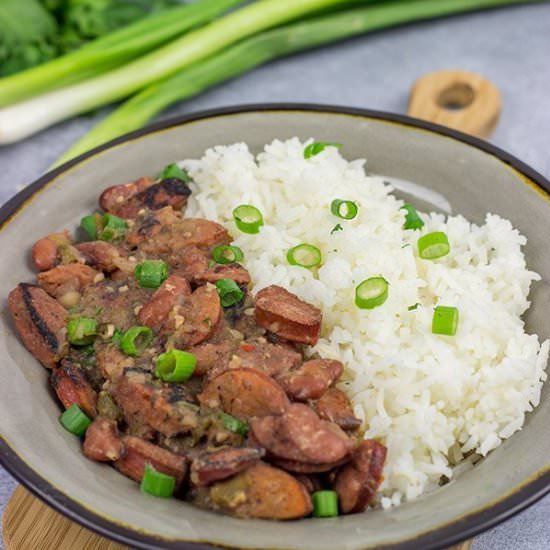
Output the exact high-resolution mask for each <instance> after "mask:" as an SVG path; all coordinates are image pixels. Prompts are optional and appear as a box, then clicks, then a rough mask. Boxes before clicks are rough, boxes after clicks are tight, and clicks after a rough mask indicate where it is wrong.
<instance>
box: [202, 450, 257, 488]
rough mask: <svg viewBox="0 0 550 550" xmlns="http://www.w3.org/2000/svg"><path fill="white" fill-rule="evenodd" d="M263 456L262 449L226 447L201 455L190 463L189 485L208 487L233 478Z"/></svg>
mask: <svg viewBox="0 0 550 550" xmlns="http://www.w3.org/2000/svg"><path fill="white" fill-rule="evenodd" d="M264 454H265V452H264V450H263V449H255V448H252V447H237V448H235V447H227V448H225V449H220V450H219V451H214V452H212V453H201V454H200V455H199V456H198V457H196V458H195V459H193V461H192V462H191V483H193V484H194V485H199V486H201V485H210V484H212V483H214V482H215V481H220V480H221V479H226V478H228V477H231V476H234V475H235V474H238V473H239V472H242V471H243V470H246V469H247V468H248V467H249V466H252V464H254V463H256V462H258V460H260V459H261V458H262V456H263V455H264Z"/></svg>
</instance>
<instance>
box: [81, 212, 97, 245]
mask: <svg viewBox="0 0 550 550" xmlns="http://www.w3.org/2000/svg"><path fill="white" fill-rule="evenodd" d="M100 221H101V216H100V215H99V214H90V215H89V216H84V217H83V218H82V219H81V220H80V227H82V229H84V231H86V233H87V234H88V236H89V237H90V239H92V240H94V241H95V240H96V239H97V234H98V226H99V225H100V223H98V222H100Z"/></svg>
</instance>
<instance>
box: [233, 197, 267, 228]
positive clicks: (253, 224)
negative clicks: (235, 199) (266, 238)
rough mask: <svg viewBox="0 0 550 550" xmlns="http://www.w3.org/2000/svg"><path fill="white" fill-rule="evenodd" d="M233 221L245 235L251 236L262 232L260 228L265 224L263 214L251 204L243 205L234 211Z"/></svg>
mask: <svg viewBox="0 0 550 550" xmlns="http://www.w3.org/2000/svg"><path fill="white" fill-rule="evenodd" d="M233 219H234V220H235V225H236V226H237V228H238V229H239V230H240V231H242V232H243V233H249V234H251V235H253V234H255V233H259V232H260V227H261V226H262V225H263V224H264V217H263V216H262V213H261V212H260V211H259V210H258V209H257V208H256V207H255V206H252V205H251V204H241V205H240V206H237V208H235V209H234V210H233Z"/></svg>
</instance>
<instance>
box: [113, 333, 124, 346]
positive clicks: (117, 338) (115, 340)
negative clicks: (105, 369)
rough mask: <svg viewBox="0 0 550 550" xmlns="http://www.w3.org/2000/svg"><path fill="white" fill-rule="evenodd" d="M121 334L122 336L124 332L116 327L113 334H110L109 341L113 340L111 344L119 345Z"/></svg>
mask: <svg viewBox="0 0 550 550" xmlns="http://www.w3.org/2000/svg"><path fill="white" fill-rule="evenodd" d="M123 336H124V332H122V331H121V330H118V329H116V330H115V331H114V332H113V336H111V342H113V344H116V345H117V346H119V347H120V341H121V340H122V337H123Z"/></svg>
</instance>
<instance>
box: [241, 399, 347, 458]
mask: <svg viewBox="0 0 550 550" xmlns="http://www.w3.org/2000/svg"><path fill="white" fill-rule="evenodd" d="M250 429H251V431H252V435H253V437H254V439H255V440H256V441H257V442H258V443H259V444H260V445H261V446H262V447H264V448H265V449H266V450H267V452H268V453H269V455H270V456H273V457H275V458H277V459H284V460H293V461H296V462H304V463H307V464H334V463H337V462H339V461H340V460H343V459H344V458H346V457H347V456H348V455H349V454H350V453H351V451H352V449H353V442H352V441H351V440H350V439H349V438H348V437H347V436H346V435H345V434H344V432H342V431H341V430H340V429H339V428H338V426H336V425H335V424H331V423H329V422H326V421H324V420H321V419H320V418H319V417H318V416H317V415H316V414H315V412H314V411H313V410H311V409H310V408H309V407H308V406H306V405H302V404H301V403H294V404H292V405H290V406H289V407H288V408H287V410H286V412H285V413H284V414H283V415H281V416H267V417H265V418H254V419H253V420H252V423H251V425H250Z"/></svg>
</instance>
